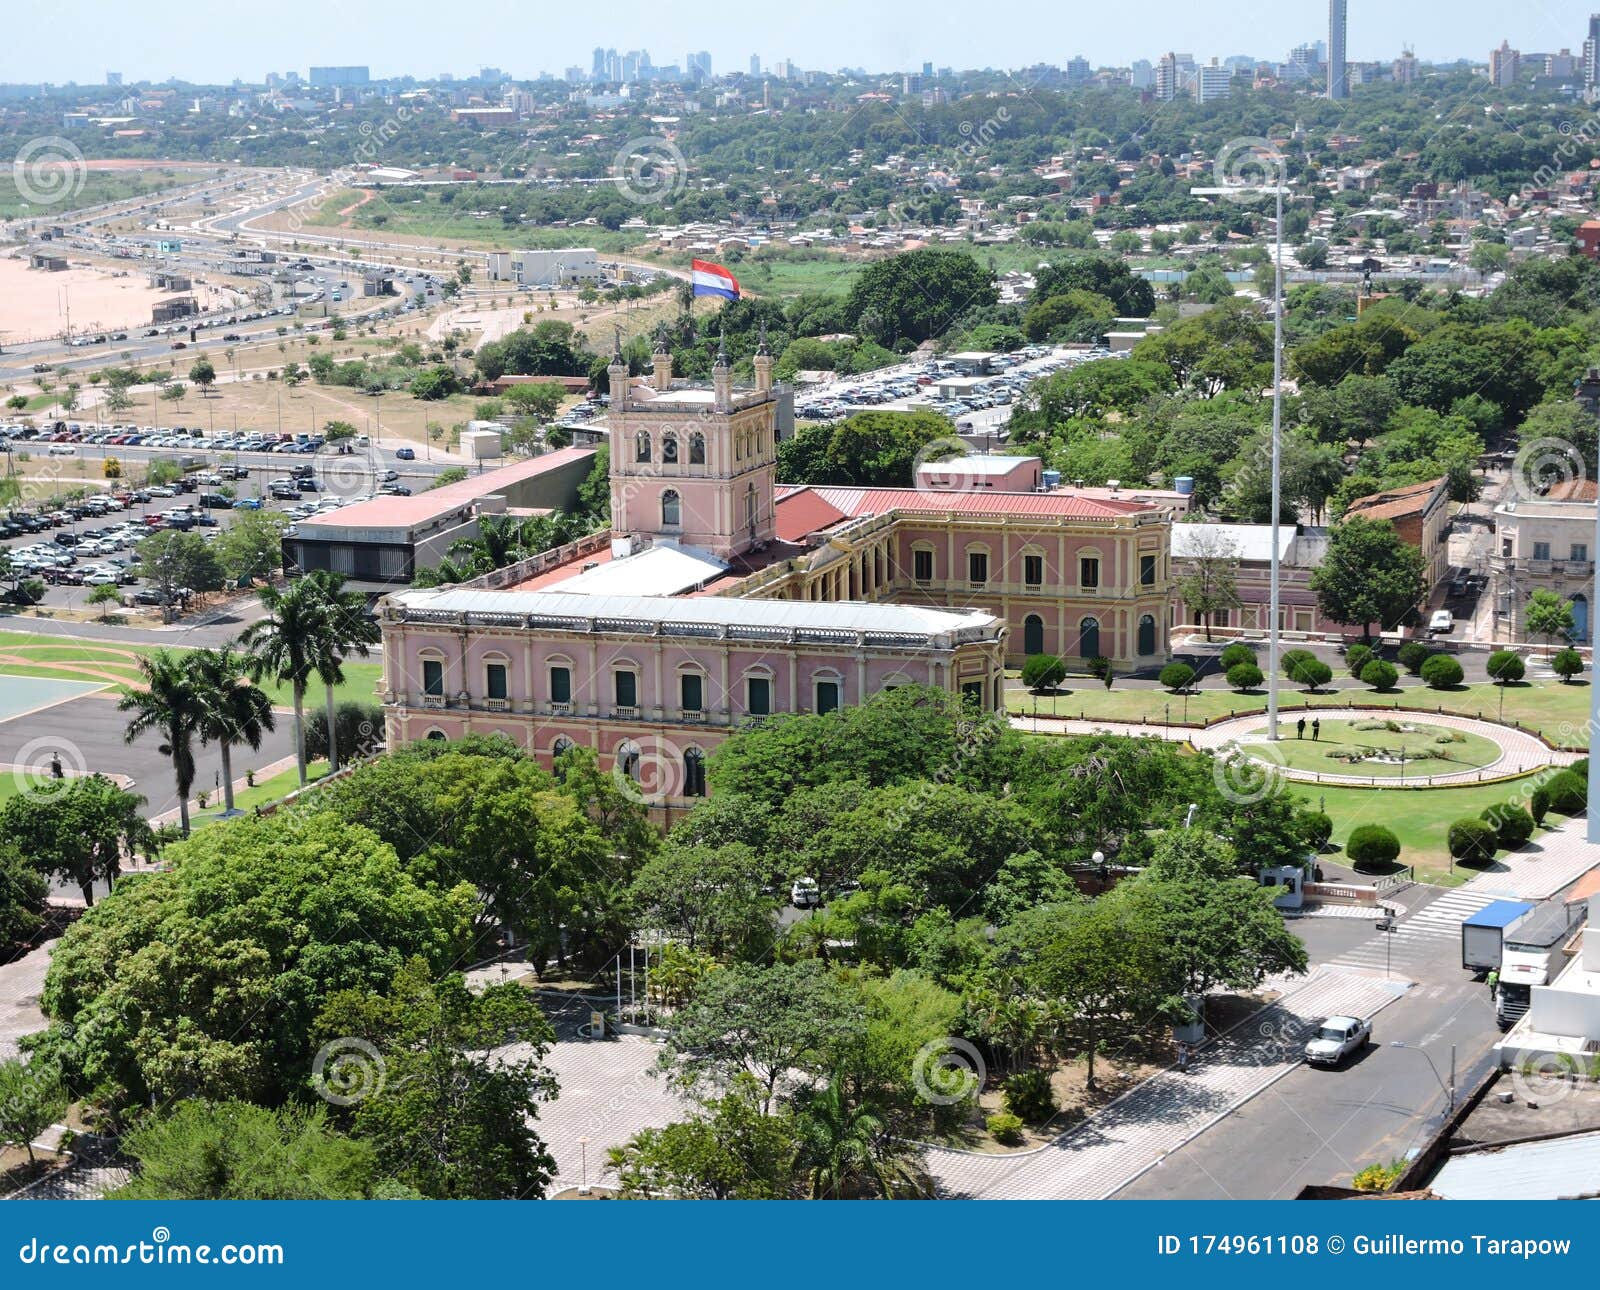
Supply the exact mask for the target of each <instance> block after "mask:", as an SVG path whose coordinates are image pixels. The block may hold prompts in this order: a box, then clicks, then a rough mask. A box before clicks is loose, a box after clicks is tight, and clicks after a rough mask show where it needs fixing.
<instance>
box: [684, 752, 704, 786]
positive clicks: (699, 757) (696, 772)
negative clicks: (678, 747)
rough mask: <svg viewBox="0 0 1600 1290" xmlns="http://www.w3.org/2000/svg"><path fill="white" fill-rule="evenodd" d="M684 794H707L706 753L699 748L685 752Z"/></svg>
mask: <svg viewBox="0 0 1600 1290" xmlns="http://www.w3.org/2000/svg"><path fill="white" fill-rule="evenodd" d="M683 795H684V796H685V797H704V796H705V795H706V755H705V754H704V753H703V752H701V751H700V750H699V749H698V748H691V749H689V751H688V752H686V753H684V754H683Z"/></svg>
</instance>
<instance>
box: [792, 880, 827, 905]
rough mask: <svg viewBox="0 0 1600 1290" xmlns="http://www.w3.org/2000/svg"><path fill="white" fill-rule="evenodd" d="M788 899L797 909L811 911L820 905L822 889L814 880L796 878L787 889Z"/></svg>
mask: <svg viewBox="0 0 1600 1290" xmlns="http://www.w3.org/2000/svg"><path fill="white" fill-rule="evenodd" d="M789 899H790V900H791V901H792V902H793V903H794V905H795V906H796V907H797V908H799V909H811V908H812V907H813V906H816V905H820V904H821V903H822V888H821V887H819V886H818V885H817V880H816V879H815V878H796V879H795V880H794V885H793V886H791V887H790V888H789Z"/></svg>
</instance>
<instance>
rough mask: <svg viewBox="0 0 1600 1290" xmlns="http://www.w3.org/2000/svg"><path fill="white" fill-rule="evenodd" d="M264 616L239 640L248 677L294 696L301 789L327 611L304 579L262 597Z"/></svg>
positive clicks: (312, 585)
mask: <svg viewBox="0 0 1600 1290" xmlns="http://www.w3.org/2000/svg"><path fill="white" fill-rule="evenodd" d="M261 604H262V605H263V607H264V608H265V609H266V611H267V613H266V617H264V618H258V619H257V620H256V621H255V622H253V623H251V624H250V626H248V627H246V628H245V629H244V631H243V632H242V633H240V636H239V643H240V644H241V645H242V646H244V648H245V649H246V650H248V651H249V653H250V660H249V664H248V670H249V673H250V678H251V679H252V680H254V681H256V682H260V680H261V678H262V677H264V676H270V677H272V678H273V679H274V680H276V681H283V682H287V683H288V685H289V690H290V693H291V694H292V695H293V696H294V758H295V767H296V769H297V770H298V771H299V772H300V787H301V788H304V787H305V786H306V686H307V685H308V684H310V681H311V675H312V673H313V672H315V671H316V670H317V660H318V659H319V658H321V656H322V642H323V640H324V637H325V634H326V626H325V620H326V617H327V606H326V605H325V604H324V603H323V599H322V595H321V592H320V591H319V590H318V588H317V586H316V585H315V584H314V583H312V582H309V581H306V580H305V579H302V580H300V581H299V582H292V583H290V584H289V585H288V586H287V587H283V588H279V587H272V586H269V587H266V588H264V589H263V590H262V592H261Z"/></svg>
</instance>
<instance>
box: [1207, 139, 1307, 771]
mask: <svg viewBox="0 0 1600 1290" xmlns="http://www.w3.org/2000/svg"><path fill="white" fill-rule="evenodd" d="M1264 160H1266V161H1267V163H1268V164H1270V165H1272V166H1273V167H1274V168H1275V169H1276V170H1277V182H1276V183H1274V184H1227V185H1224V186H1222V187H1218V188H1191V189H1190V190H1189V191H1190V192H1191V193H1192V194H1194V195H1195V196H1196V197H1214V196H1221V197H1237V196H1239V195H1241V194H1249V193H1260V194H1267V193H1271V194H1272V195H1273V196H1274V197H1276V198H1277V200H1278V212H1277V215H1278V218H1277V225H1276V227H1275V228H1274V230H1273V235H1272V558H1271V561H1270V565H1269V567H1270V570H1271V573H1270V576H1269V582H1268V591H1267V616H1268V619H1269V621H1268V623H1267V738H1268V739H1271V740H1276V739H1277V738H1278V737H1279V736H1278V652H1279V647H1280V643H1281V642H1280V637H1279V632H1280V630H1281V624H1280V623H1279V621H1278V613H1279V604H1280V600H1281V596H1280V590H1279V588H1280V582H1279V574H1278V565H1279V551H1278V524H1279V516H1278V510H1279V507H1280V506H1281V505H1282V498H1283V196H1284V194H1285V193H1286V192H1288V188H1287V187H1286V186H1285V185H1286V176H1285V173H1284V164H1283V157H1282V155H1281V154H1279V153H1277V152H1271V153H1268V154H1266V156H1265V158H1264Z"/></svg>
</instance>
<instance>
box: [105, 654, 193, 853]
mask: <svg viewBox="0 0 1600 1290" xmlns="http://www.w3.org/2000/svg"><path fill="white" fill-rule="evenodd" d="M139 671H140V672H142V673H143V674H144V689H142V690H124V691H123V693H122V698H121V699H119V700H118V701H117V710H118V711H119V712H131V713H133V714H134V715H133V718H132V720H130V721H129V722H128V728H127V729H126V730H125V731H124V732H123V738H124V739H125V740H126V741H127V742H128V743H130V744H131V743H132V742H133V741H134V740H135V739H137V738H138V737H139V736H140V735H142V734H144V733H145V732H146V731H147V730H158V731H160V732H161V735H162V737H163V739H164V740H165V741H166V742H164V743H163V744H162V745H161V755H162V756H164V757H170V758H172V770H173V773H174V775H175V776H176V777H177V781H178V824H179V827H180V828H181V829H182V830H183V835H184V837H188V836H189V790H190V789H192V788H193V787H194V737H195V735H196V733H198V731H199V726H200V719H201V715H202V705H201V701H200V694H199V690H198V689H197V687H196V686H195V684H194V678H193V677H192V676H191V675H190V672H189V668H188V666H187V665H186V664H185V663H184V661H183V660H182V659H180V658H178V657H176V656H175V655H173V654H169V653H168V652H167V651H166V650H157V651H156V652H155V653H154V654H152V655H150V657H149V658H142V659H140V660H139Z"/></svg>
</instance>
